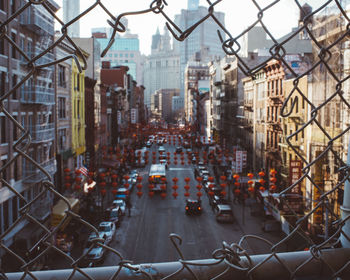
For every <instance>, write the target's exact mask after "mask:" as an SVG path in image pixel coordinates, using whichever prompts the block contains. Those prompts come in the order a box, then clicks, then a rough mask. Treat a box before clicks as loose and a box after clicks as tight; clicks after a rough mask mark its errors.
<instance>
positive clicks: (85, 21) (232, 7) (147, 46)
mask: <svg viewBox="0 0 350 280" xmlns="http://www.w3.org/2000/svg"><path fill="white" fill-rule="evenodd" d="M70 1H74V0H70ZM56 2H57V3H58V4H59V5H60V6H61V7H62V0H56ZM95 2H96V1H95V0H80V12H83V11H85V10H86V9H87V8H88V7H90V6H91V5H92V4H94V3H95ZM101 2H102V3H103V4H104V5H105V6H106V8H107V9H108V10H109V11H110V12H111V13H112V14H113V15H115V16H117V15H119V14H120V13H123V12H130V11H138V10H144V9H148V8H149V5H150V3H151V2H152V0H148V1H147V0H128V1H125V0H102V1H101ZM212 2H214V1H212ZM256 2H257V3H258V4H259V5H260V6H261V7H266V6H267V5H269V4H270V3H271V2H274V1H273V0H256ZM299 2H300V3H301V4H304V3H305V2H306V1H302V0H299ZM325 2H326V0H308V1H307V3H308V4H309V5H311V6H313V7H314V8H317V7H319V6H321V5H322V4H323V3H325ZM167 3H168V6H166V7H165V9H164V11H165V12H166V13H167V14H168V16H169V17H170V18H171V19H173V18H174V15H175V14H179V13H180V12H181V9H187V0H167ZM200 5H202V6H205V7H208V2H207V1H206V0H200ZM215 11H221V12H224V13H225V25H226V28H227V29H228V30H229V31H230V33H231V35H232V36H233V37H236V36H238V35H239V34H240V33H241V32H242V31H243V30H244V29H245V28H246V27H247V26H250V25H251V24H252V23H254V22H255V21H256V19H257V13H258V10H257V8H256V7H255V6H254V5H253V3H252V1H251V0H222V2H220V3H218V4H217V5H216V6H215ZM58 16H59V17H60V18H62V9H60V11H59V12H58ZM298 17H299V10H298V8H297V6H296V4H295V1H294V0H280V1H279V2H278V3H277V4H275V5H274V6H272V7H271V8H269V9H267V11H266V12H265V13H264V16H263V21H264V24H265V25H266V26H267V27H268V29H269V30H270V31H271V33H272V35H273V36H274V37H275V38H280V37H282V36H283V35H285V34H287V33H288V32H290V31H291V29H292V27H296V26H297V22H298ZM107 19H109V16H108V15H107V14H106V13H105V11H103V9H102V8H100V7H95V8H94V9H93V10H92V11H90V12H89V13H88V14H87V15H85V16H84V17H83V18H81V19H80V37H91V28H93V27H106V26H108V24H107ZM127 19H128V22H129V29H130V31H131V33H133V34H138V35H139V39H140V50H141V53H143V54H146V55H148V54H150V52H151V40H152V35H153V34H155V32H156V30H157V27H159V30H160V32H161V33H163V29H164V25H165V20H164V17H163V16H162V15H161V14H154V13H148V14H145V15H131V16H127ZM56 29H59V27H57V26H56ZM218 40H219V39H218Z"/></svg>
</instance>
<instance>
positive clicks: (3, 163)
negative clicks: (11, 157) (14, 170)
mask: <svg viewBox="0 0 350 280" xmlns="http://www.w3.org/2000/svg"><path fill="white" fill-rule="evenodd" d="M5 164H6V160H5V159H4V160H2V161H1V167H3V166H4V165H5ZM2 178H3V179H4V180H5V181H7V168H6V169H3V170H2Z"/></svg>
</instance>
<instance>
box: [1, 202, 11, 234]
mask: <svg viewBox="0 0 350 280" xmlns="http://www.w3.org/2000/svg"><path fill="white" fill-rule="evenodd" d="M2 209H3V214H4V230H7V229H8V227H9V225H10V224H9V201H8V200H6V201H5V202H4V203H3V204H2Z"/></svg>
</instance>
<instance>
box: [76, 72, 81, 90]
mask: <svg viewBox="0 0 350 280" xmlns="http://www.w3.org/2000/svg"><path fill="white" fill-rule="evenodd" d="M77 91H80V75H79V74H77Z"/></svg>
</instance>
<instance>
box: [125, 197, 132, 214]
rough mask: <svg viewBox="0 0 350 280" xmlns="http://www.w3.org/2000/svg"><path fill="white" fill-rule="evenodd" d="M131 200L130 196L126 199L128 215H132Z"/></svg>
mask: <svg viewBox="0 0 350 280" xmlns="http://www.w3.org/2000/svg"><path fill="white" fill-rule="evenodd" d="M131 207H132V206H131V201H130V197H128V199H127V200H126V209H128V216H129V217H130V216H131Z"/></svg>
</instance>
